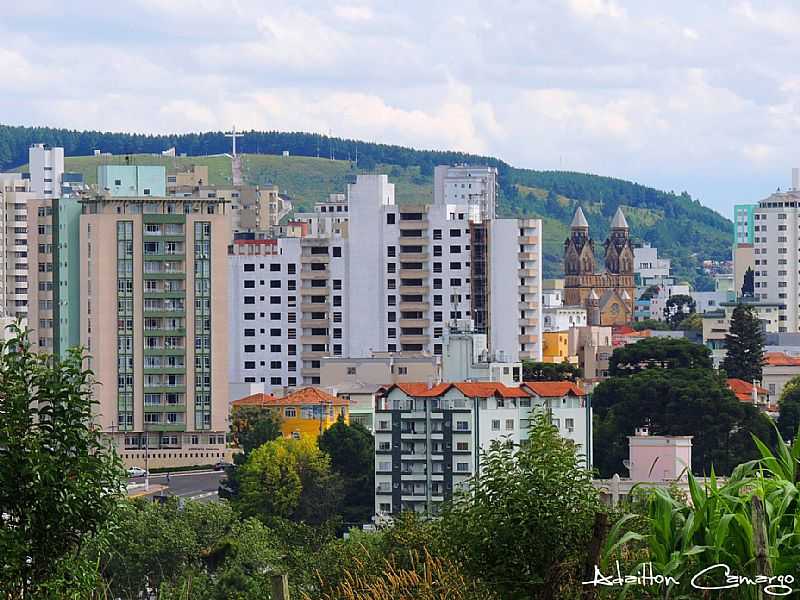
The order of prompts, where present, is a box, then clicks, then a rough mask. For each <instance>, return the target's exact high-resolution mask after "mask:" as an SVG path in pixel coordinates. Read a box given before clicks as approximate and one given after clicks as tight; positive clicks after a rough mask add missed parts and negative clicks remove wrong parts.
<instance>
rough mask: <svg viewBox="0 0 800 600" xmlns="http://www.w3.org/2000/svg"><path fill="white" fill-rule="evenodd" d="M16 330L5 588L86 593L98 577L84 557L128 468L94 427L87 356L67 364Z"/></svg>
mask: <svg viewBox="0 0 800 600" xmlns="http://www.w3.org/2000/svg"><path fill="white" fill-rule="evenodd" d="M11 330H12V331H11V333H12V337H11V339H9V340H8V341H6V342H2V343H0V390H2V391H0V515H2V517H0V521H2V527H0V556H2V557H3V559H2V560H3V562H2V567H0V589H3V590H4V591H5V592H6V593H7V594H8V595H9V597H18V598H22V597H26V598H27V597H31V598H33V597H37V595H39V594H40V595H42V596H48V597H50V596H52V597H61V596H68V595H71V594H77V595H80V594H79V592H78V591H77V590H76V589H75V588H76V587H80V586H81V585H84V584H87V581H89V580H91V578H92V573H93V572H94V569H93V568H92V565H91V564H89V563H86V562H82V561H81V560H80V551H81V548H82V547H83V546H84V545H85V544H86V543H87V542H88V541H89V540H91V539H92V538H93V537H94V536H96V535H97V532H98V531H99V530H100V529H101V528H102V527H103V526H104V525H105V523H106V522H107V521H108V520H109V519H110V518H111V517H112V516H113V515H114V513H115V510H116V507H117V503H118V500H119V498H120V495H121V493H122V487H121V477H122V475H123V471H122V463H121V462H120V460H119V458H118V457H117V456H116V454H115V453H114V451H113V450H112V449H111V448H109V445H108V442H107V441H106V440H105V439H104V438H103V436H102V434H101V433H100V431H99V430H98V429H97V428H96V427H94V426H93V425H92V422H93V421H92V419H93V416H94V415H93V412H94V411H95V405H96V402H95V400H94V399H93V397H92V385H93V383H94V380H93V376H92V372H91V371H89V370H88V369H85V368H84V361H85V360H86V356H85V355H84V354H83V352H82V351H81V350H80V349H77V348H76V349H73V350H70V351H69V353H68V354H67V356H66V357H65V358H64V359H63V360H61V361H58V360H56V359H55V358H54V357H53V356H51V355H47V354H39V353H34V352H33V351H32V350H31V346H30V341H29V338H28V334H27V332H25V331H23V330H22V329H21V328H20V327H19V326H18V325H14V326H12V327H11ZM83 591H84V592H85V590H83Z"/></svg>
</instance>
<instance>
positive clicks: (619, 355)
mask: <svg viewBox="0 0 800 600" xmlns="http://www.w3.org/2000/svg"><path fill="white" fill-rule="evenodd" d="M712 366H713V362H712V360H711V351H710V350H709V349H708V348H706V347H705V346H703V345H701V344H694V343H692V342H690V341H688V340H685V339H672V338H647V339H643V340H640V341H638V342H636V343H635V344H628V345H626V346H622V347H620V348H616V349H615V350H614V352H613V353H612V354H611V358H610V359H609V361H608V374H609V375H610V376H611V377H624V376H626V375H630V374H632V373H639V372H640V371H643V370H645V369H654V368H660V369H710V368H711V367H712Z"/></svg>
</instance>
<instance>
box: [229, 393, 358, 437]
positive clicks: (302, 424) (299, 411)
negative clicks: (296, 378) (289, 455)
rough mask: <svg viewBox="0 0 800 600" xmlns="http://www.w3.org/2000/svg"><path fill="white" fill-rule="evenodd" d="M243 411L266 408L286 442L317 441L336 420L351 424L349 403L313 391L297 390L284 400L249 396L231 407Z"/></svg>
mask: <svg viewBox="0 0 800 600" xmlns="http://www.w3.org/2000/svg"><path fill="white" fill-rule="evenodd" d="M245 407H257V408H259V407H260V408H268V409H270V410H273V411H275V412H277V413H278V415H279V416H280V421H281V433H282V434H283V437H287V438H288V437H291V438H295V439H299V438H300V437H314V438H316V437H317V436H318V435H319V434H321V433H322V432H323V431H325V430H326V429H328V428H329V427H330V426H331V425H333V424H334V423H336V421H337V420H338V419H339V416H342V417H343V418H344V422H345V423H347V424H349V423H350V407H349V402H348V401H347V400H346V399H344V398H337V397H336V396H332V395H331V394H329V393H327V392H325V391H323V390H321V389H319V388H315V387H306V388H300V389H298V390H297V391H295V392H293V393H291V394H289V395H288V396H286V397H285V398H278V397H276V396H272V395H270V394H263V393H261V394H252V395H251V396H247V397H245V398H241V399H240V400H236V401H234V402H233V404H232V408H233V410H234V411H236V410H237V409H239V408H245Z"/></svg>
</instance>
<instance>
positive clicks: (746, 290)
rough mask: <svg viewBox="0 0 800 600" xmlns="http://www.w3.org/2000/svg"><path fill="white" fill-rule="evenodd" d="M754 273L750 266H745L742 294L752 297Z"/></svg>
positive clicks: (753, 292)
mask: <svg viewBox="0 0 800 600" xmlns="http://www.w3.org/2000/svg"><path fill="white" fill-rule="evenodd" d="M755 279H756V277H755V273H754V272H753V268H752V267H747V270H746V271H745V272H744V277H743V278H742V296H745V297H748V298H752V297H753V295H754V294H755V288H756V286H755Z"/></svg>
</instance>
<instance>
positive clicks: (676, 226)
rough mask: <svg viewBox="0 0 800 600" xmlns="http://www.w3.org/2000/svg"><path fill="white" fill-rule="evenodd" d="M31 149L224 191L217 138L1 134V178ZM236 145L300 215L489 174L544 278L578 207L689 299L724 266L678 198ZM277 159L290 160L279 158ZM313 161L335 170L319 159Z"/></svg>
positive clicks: (303, 139)
mask: <svg viewBox="0 0 800 600" xmlns="http://www.w3.org/2000/svg"><path fill="white" fill-rule="evenodd" d="M36 142H42V143H47V144H50V145H59V146H63V147H64V150H65V154H66V155H67V156H70V155H72V156H75V157H76V158H69V159H67V161H66V168H67V169H68V170H77V171H80V172H83V173H84V174H85V176H86V179H87V181H90V182H91V181H93V180H94V178H95V169H96V165H97V164H98V158H96V157H94V156H86V155H90V154H92V152H93V150H95V149H99V150H102V151H104V152H112V153H113V154H114V155H115V156H114V157H112V158H111V160H113V161H115V162H116V161H124V160H125V158H124V156H120V155H125V154H126V153H131V158H129V160H130V161H134V162H136V161H141V162H147V163H149V164H153V163H156V164H165V165H170V164H189V163H197V164H207V165H209V172H210V176H209V178H210V180H211V183H226V182H228V181H230V160H229V159H228V158H227V157H224V156H219V155H220V154H222V153H224V152H227V151H228V150H229V147H230V146H229V144H230V140H228V139H226V138H225V137H224V135H223V133H222V132H206V133H198V134H183V135H141V134H125V133H105V132H97V131H71V130H65V129H53V128H42V127H39V128H33V127H16V126H14V127H12V126H4V125H0V170H10V169H11V168H13V167H14V166H15V165H20V164H23V163H24V162H25V161H26V160H27V150H28V147H29V146H30V144H31V143H36ZM237 145H238V147H239V149H240V150H241V151H242V152H244V153H246V154H245V155H244V156H243V167H244V168H243V175H244V177H245V179H246V180H247V181H248V182H250V183H253V184H266V183H275V184H276V185H278V186H279V188H280V189H281V191H282V192H283V193H285V194H287V195H288V196H289V197H290V198H291V199H292V201H293V202H294V205H295V207H296V208H298V209H307V208H309V207H310V206H311V205H312V204H313V203H314V202H315V201H318V200H322V199H324V198H326V197H327V195H328V194H329V193H334V192H344V191H345V189H346V185H347V181H348V179H349V178H352V176H353V175H355V174H356V173H363V172H371V173H374V172H381V173H386V174H388V175H389V177H390V179H391V180H392V182H394V183H395V185H396V188H395V189H396V196H397V200H398V202H401V203H405V202H427V201H430V199H431V198H432V178H433V167H434V166H435V165H437V164H454V163H464V162H466V163H471V164H489V165H492V166H495V167H497V169H498V171H499V174H500V193H499V207H498V211H499V213H500V216H533V217H539V218H542V219H543V221H544V237H545V241H544V250H543V252H544V261H543V270H544V273H545V276H546V277H556V276H559V275H560V274H561V273H562V263H561V255H562V251H563V242H564V239H565V238H566V236H567V233H568V224H569V221H570V219H571V218H572V214H573V212H574V210H575V207H576V206H578V205H580V206H582V207H583V209H584V212H585V214H586V218H587V220H588V221H589V225H590V226H591V233H592V237H593V238H594V239H595V240H597V241H598V242H602V240H603V239H605V236H606V233H607V230H608V224H609V222H610V220H611V218H612V216H613V214H614V212H615V211H616V209H617V206H622V207H623V209H624V211H625V213H626V216H627V218H628V222H629V223H630V225H631V234H632V236H633V237H634V238H635V239H638V240H642V241H648V242H650V243H651V244H653V245H654V246H656V247H658V249H659V253H660V254H661V255H662V256H664V257H666V258H670V259H672V265H673V271H674V274H675V275H676V277H678V278H679V279H685V280H688V281H690V282H692V283H693V284H694V285H695V287H696V288H697V289H709V287H710V285H711V281H710V280H709V279H708V278H707V277H706V276H704V275H703V274H702V272H701V271H700V270H699V263H700V261H701V260H703V259H716V260H724V259H729V258H730V251H731V243H730V241H731V234H730V232H731V222H730V221H729V220H728V219H726V218H724V217H722V216H721V215H719V214H717V213H716V212H714V211H712V210H711V209H708V208H706V207H704V206H702V205H701V204H700V203H699V202H698V201H697V200H694V199H692V198H691V197H690V196H689V195H688V194H687V193H685V192H684V193H682V194H675V193H672V192H663V191H659V190H656V189H653V188H649V187H646V186H643V185H639V184H637V183H632V182H629V181H624V180H621V179H614V178H611V177H604V176H599V175H592V174H586V173H572V172H564V171H535V170H531V169H520V168H515V167H512V166H511V165H509V164H507V163H505V162H503V161H501V160H499V159H497V158H494V157H490V156H477V155H472V154H466V153H462V152H439V151H431V150H416V149H413V148H407V147H403V146H393V145H387V144H373V143H369V142H363V141H359V140H349V139H342V138H331V137H327V136H321V135H318V134H310V133H300V132H275V131H272V132H264V131H249V132H245V133H244V137H243V138H242V139H241V140H240V141H239V142H237ZM173 146H174V147H175V148H177V151H178V152H179V153H187V154H188V155H189V156H188V157H180V158H176V159H172V158H167V157H162V156H160V153H161V151H162V150H164V149H166V148H169V147H173ZM284 150H287V151H289V153H290V156H288V157H284V156H281V153H282V152H283V151H284ZM320 154H322V155H327V156H334V157H336V158H338V160H331V159H328V158H318V157H319V156H320ZM215 155H216V156H215ZM356 156H357V157H358V164H357V166H356V165H355V157H356ZM343 159H344V160H343ZM100 160H106V161H108V160H109V159H108V158H107V157H101V158H100Z"/></svg>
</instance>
